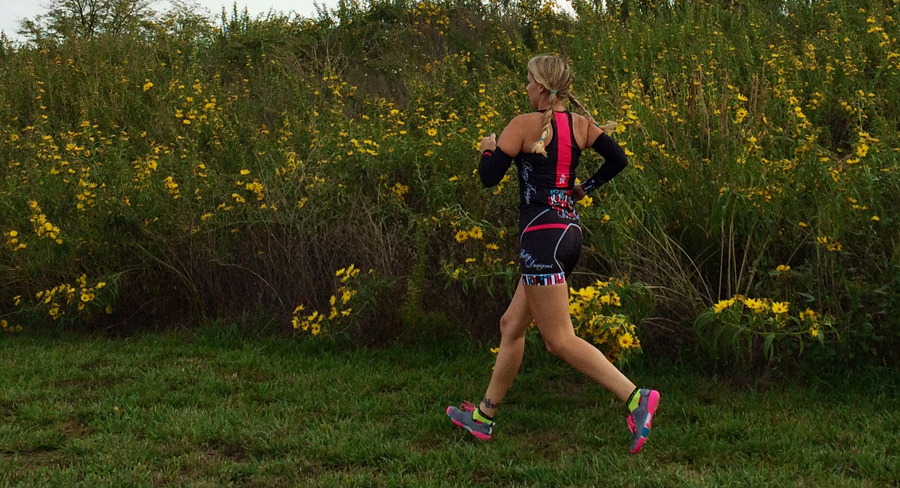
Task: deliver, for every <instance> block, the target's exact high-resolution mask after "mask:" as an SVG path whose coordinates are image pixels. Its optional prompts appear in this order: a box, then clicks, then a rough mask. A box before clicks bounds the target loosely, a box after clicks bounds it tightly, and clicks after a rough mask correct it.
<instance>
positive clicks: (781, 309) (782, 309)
mask: <svg viewBox="0 0 900 488" xmlns="http://www.w3.org/2000/svg"><path fill="white" fill-rule="evenodd" d="M788 308H790V304H789V303H788V302H775V303H773V304H772V313H787V312H788Z"/></svg>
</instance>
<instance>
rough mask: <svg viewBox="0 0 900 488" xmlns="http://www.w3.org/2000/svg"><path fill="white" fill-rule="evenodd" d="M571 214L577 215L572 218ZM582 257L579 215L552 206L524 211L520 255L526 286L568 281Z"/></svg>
mask: <svg viewBox="0 0 900 488" xmlns="http://www.w3.org/2000/svg"><path fill="white" fill-rule="evenodd" d="M570 215H572V216H574V218H570ZM579 256H581V225H579V219H578V217H577V215H574V214H565V213H563V212H558V211H557V210H555V209H553V208H543V209H541V208H537V209H533V210H531V211H523V212H522V215H521V217H520V219H519V258H520V265H521V269H522V280H523V281H524V282H525V284H526V285H532V286H534V285H555V284H557V283H565V282H566V278H567V277H568V276H569V275H570V274H571V273H572V270H574V269H575V264H576V263H577V262H578V258H579Z"/></svg>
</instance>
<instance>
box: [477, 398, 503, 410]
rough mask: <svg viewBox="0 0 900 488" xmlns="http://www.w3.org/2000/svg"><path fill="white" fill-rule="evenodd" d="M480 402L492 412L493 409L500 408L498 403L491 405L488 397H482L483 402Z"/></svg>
mask: <svg viewBox="0 0 900 488" xmlns="http://www.w3.org/2000/svg"><path fill="white" fill-rule="evenodd" d="M481 402H482V403H484V406H485V407H487V408H490V409H492V410H493V409H497V408H499V407H500V404H499V403H493V402H492V401H491V399H490V398H488V397H484V400H481Z"/></svg>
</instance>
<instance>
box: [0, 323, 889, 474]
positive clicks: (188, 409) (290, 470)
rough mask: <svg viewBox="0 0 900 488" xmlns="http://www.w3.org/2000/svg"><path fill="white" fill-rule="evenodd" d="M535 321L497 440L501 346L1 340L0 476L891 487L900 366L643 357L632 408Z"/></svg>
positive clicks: (217, 336) (635, 371) (228, 336)
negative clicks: (886, 371) (635, 435)
mask: <svg viewBox="0 0 900 488" xmlns="http://www.w3.org/2000/svg"><path fill="white" fill-rule="evenodd" d="M541 347H542V341H541V340H540V339H539V338H538V337H536V336H530V337H529V345H528V350H527V354H526V359H525V363H524V364H523V371H522V374H521V375H520V377H519V379H518V380H517V382H516V383H515V384H514V385H513V389H512V391H511V392H510V394H509V396H508V397H507V400H506V401H505V406H504V407H503V409H502V411H501V414H500V417H499V419H498V420H499V426H498V428H497V429H496V430H495V436H494V440H493V441H492V442H491V443H487V444H485V443H481V442H478V441H476V440H475V439H474V438H472V437H471V436H469V435H468V434H466V433H465V432H463V431H461V430H458V429H456V428H455V427H452V425H451V424H450V422H449V421H448V420H447V418H446V417H445V415H444V409H445V408H446V406H447V405H448V404H452V403H455V402H458V401H460V400H462V399H471V400H477V399H479V396H480V395H481V394H482V392H483V388H484V387H485V386H486V381H487V379H488V374H489V372H490V368H491V364H492V361H493V356H492V355H491V353H490V352H489V351H487V350H486V349H484V350H483V349H482V348H480V347H475V346H472V345H470V344H468V343H465V342H462V341H460V342H457V343H451V344H442V345H440V346H437V345H432V346H429V345H424V346H422V345H416V346H401V345H397V346H395V347H391V348H387V349H382V350H377V351H363V350H359V351H356V352H346V351H344V352H339V351H338V349H339V348H335V347H324V348H323V347H322V343H321V342H320V341H311V340H309V339H306V340H285V339H283V338H281V339H269V338H260V337H258V336H256V337H242V335H241V334H239V333H237V332H236V331H235V330H234V329H228V328H219V329H218V330H216V329H202V330H199V331H194V332H184V331H180V332H167V333H161V334H158V335H146V336H141V337H129V338H118V339H111V338H98V337H85V336H67V337H58V336H53V337H49V336H45V337H36V336H34V335H16V336H7V337H3V338H2V339H0V485H2V486H66V487H69V486H471V485H479V484H482V483H486V484H490V485H492V486H629V487H633V486H873V487H874V486H896V480H897V479H900V460H898V459H900V458H898V450H900V438H898V436H897V435H896V432H897V430H898V428H900V415H898V413H897V410H898V407H900V400H898V398H897V395H896V391H897V389H896V388H897V385H898V378H897V376H896V375H895V374H891V375H882V374H877V373H871V372H870V373H866V374H865V375H863V376H855V375H851V374H849V373H848V374H846V375H845V376H843V377H841V378H835V377H831V378H817V377H815V376H813V375H811V374H810V375H807V376H808V377H807V378H806V379H792V380H784V379H777V378H776V376H764V377H762V378H757V379H755V380H752V381H735V380H723V379H721V378H716V377H713V376H709V375H703V374H699V373H697V372H696V371H694V370H692V369H691V368H689V367H687V366H673V365H670V364H664V363H661V362H659V361H654V360H653V358H650V357H646V356H645V357H642V358H640V359H639V360H638V361H637V362H636V363H634V364H633V365H632V367H631V368H630V369H629V370H628V373H629V375H630V376H631V377H632V378H633V379H635V380H636V382H637V383H639V384H644V385H652V386H653V387H655V388H658V389H659V390H661V391H662V392H663V396H662V405H661V410H660V414H659V417H658V420H657V421H656V422H654V427H655V429H654V431H653V435H652V437H651V440H650V442H649V443H648V444H647V446H646V447H645V449H644V451H643V452H642V453H641V454H639V455H636V456H633V455H629V454H628V443H629V434H628V432H627V430H626V427H625V419H624V409H623V407H622V406H621V405H620V404H619V403H618V401H617V400H615V399H614V398H613V397H612V395H611V394H609V393H607V392H605V391H603V390H602V389H600V388H599V387H597V386H594V385H592V384H590V383H589V382H588V381H587V380H585V379H584V378H582V377H581V376H580V375H579V374H578V373H576V372H574V371H573V370H571V369H570V368H569V367H568V366H567V365H565V364H564V363H562V362H561V361H559V360H558V359H556V358H554V357H552V356H550V355H548V354H547V353H546V352H544V351H543V350H542V349H541Z"/></svg>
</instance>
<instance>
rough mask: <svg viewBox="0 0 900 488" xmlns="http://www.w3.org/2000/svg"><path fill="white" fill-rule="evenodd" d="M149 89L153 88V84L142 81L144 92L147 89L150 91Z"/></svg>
mask: <svg viewBox="0 0 900 488" xmlns="http://www.w3.org/2000/svg"><path fill="white" fill-rule="evenodd" d="M151 88H153V82H151V81H150V80H146V79H145V80H144V91H147V90H149V89H151Z"/></svg>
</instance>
